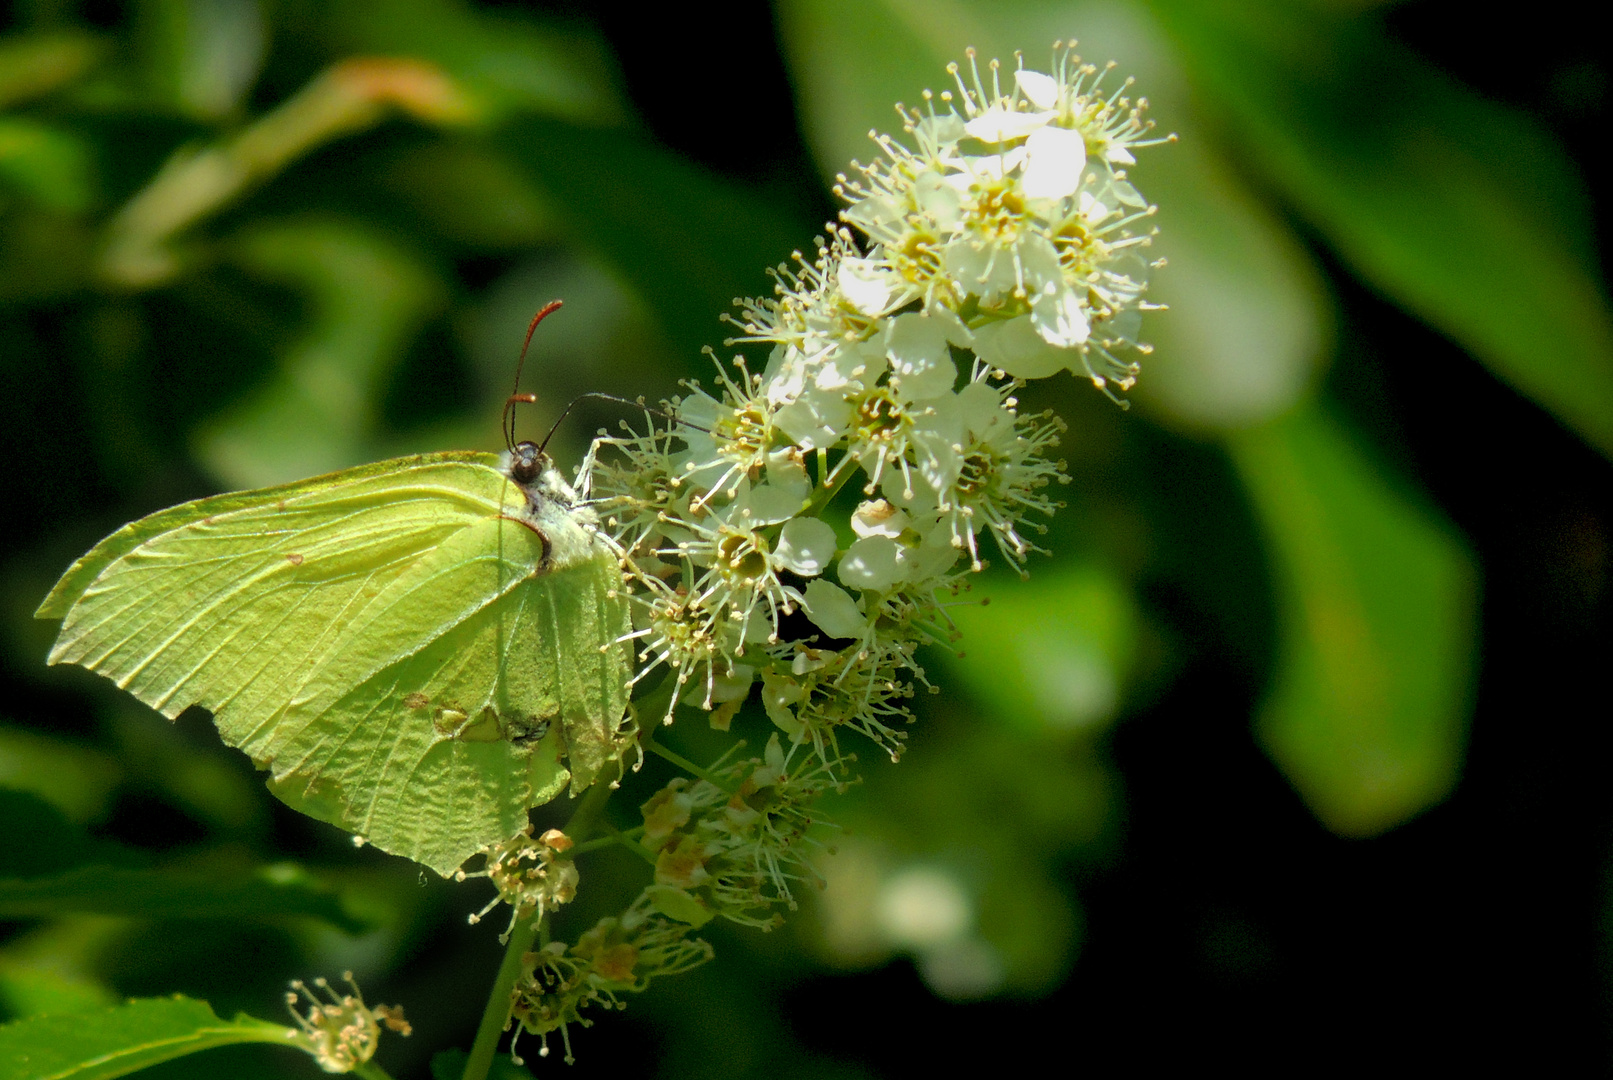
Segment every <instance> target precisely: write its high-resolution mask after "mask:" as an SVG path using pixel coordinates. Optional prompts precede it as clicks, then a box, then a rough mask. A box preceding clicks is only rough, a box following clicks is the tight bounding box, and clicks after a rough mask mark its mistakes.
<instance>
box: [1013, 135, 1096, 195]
mask: <svg viewBox="0 0 1613 1080" xmlns="http://www.w3.org/2000/svg"><path fill="white" fill-rule="evenodd" d="M1086 167H1087V141H1086V139H1085V138H1084V137H1083V136H1082V134H1081V133H1080V132H1079V131H1075V130H1073V129H1071V128H1061V127H1044V128H1042V129H1041V130H1039V131H1036V132H1033V133H1032V134H1031V137H1030V138H1029V139H1026V140H1025V174H1024V179H1022V180H1021V181H1020V184H1021V187H1022V190H1023V191H1024V192H1025V197H1026V198H1029V199H1063V198H1067V197H1068V196H1071V195H1074V194H1075V191H1076V189H1077V188H1079V187H1080V186H1081V170H1082V169H1085V168H1086Z"/></svg>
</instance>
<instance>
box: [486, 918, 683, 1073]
mask: <svg viewBox="0 0 1613 1080" xmlns="http://www.w3.org/2000/svg"><path fill="white" fill-rule="evenodd" d="M690 929H691V927H690V926H688V925H687V924H685V923H680V922H675V921H672V920H669V919H666V918H663V917H662V916H660V915H659V914H656V913H655V912H654V911H653V909H652V905H651V902H650V900H649V898H648V896H647V895H643V896H640V897H639V899H638V901H637V902H635V903H634V904H633V906H632V907H631V908H629V909H628V910H627V912H626V913H625V914H623V915H622V916H621V917H620V918H617V917H614V916H611V917H608V918H604V919H601V920H599V922H598V923H596V924H595V925H594V927H593V929H591V930H589V931H587V932H586V933H584V934H583V935H582V937H580V938H579V939H578V940H577V944H576V945H574V946H571V947H569V948H568V947H567V946H566V944H565V943H564V942H560V941H553V942H550V943H549V944H547V945H545V946H543V947H542V948H541V949H538V950H537V951H536V952H530V953H527V954H526V956H525V957H523V958H522V977H521V979H520V980H519V981H518V982H517V983H516V986H515V991H514V997H513V999H512V1001H511V1006H510V1020H511V1022H512V1023H514V1024H515V1026H516V1034H515V1040H513V1041H512V1042H511V1044H510V1053H511V1055H512V1056H513V1057H514V1058H515V1061H516V1064H521V1059H520V1056H519V1054H518V1053H517V1051H516V1046H515V1043H516V1042H517V1041H519V1039H520V1037H521V1033H522V1032H528V1033H530V1034H533V1035H536V1036H538V1038H539V1040H540V1041H541V1044H542V1045H541V1049H539V1051H538V1056H540V1057H548V1056H549V1033H550V1032H552V1031H556V1030H558V1031H559V1032H560V1038H561V1041H562V1042H563V1043H564V1045H565V1050H566V1062H567V1063H568V1064H569V1063H570V1062H571V1061H572V1053H571V1035H570V1032H569V1030H568V1025H570V1024H580V1025H582V1026H583V1027H588V1026H589V1025H590V1024H592V1023H593V1021H592V1020H590V1019H589V1018H587V1017H586V1016H583V1015H582V1010H583V1009H585V1008H587V1007H588V1006H590V1005H598V1006H600V1007H602V1008H606V1009H620V1008H623V1007H624V1005H623V1003H622V1001H621V1000H620V998H618V997H617V995H618V994H623V993H633V992H637V991H642V990H643V989H644V988H645V987H646V986H648V985H649V984H650V980H652V979H656V978H659V977H661V976H663V975H676V974H678V973H679V972H683V971H688V970H689V969H690V968H693V967H697V966H699V965H700V964H703V963H705V962H706V961H707V960H709V959H711V946H710V945H708V944H707V943H706V942H704V941H701V940H699V939H698V938H690V937H689V931H690Z"/></svg>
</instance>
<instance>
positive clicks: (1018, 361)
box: [975, 315, 1075, 379]
mask: <svg viewBox="0 0 1613 1080" xmlns="http://www.w3.org/2000/svg"><path fill="white" fill-rule="evenodd" d="M975 355H976V356H978V357H980V359H982V360H984V361H985V362H986V363H988V364H990V365H991V366H992V367H994V368H1001V369H1002V370H1003V371H1006V372H1008V374H1010V375H1012V376H1014V377H1015V378H1016V379H1045V378H1047V376H1049V375H1052V374H1054V373H1056V372H1058V371H1061V370H1063V369H1064V368H1065V367H1066V366H1067V365H1068V364H1069V363H1070V362H1071V361H1072V360H1074V359H1075V357H1073V356H1072V355H1071V354H1070V353H1069V352H1068V351H1067V350H1064V349H1057V348H1054V347H1053V346H1052V345H1049V344H1048V343H1047V342H1046V341H1045V340H1044V339H1043V338H1042V336H1041V335H1040V334H1038V333H1037V332H1036V328H1035V327H1033V326H1032V325H1031V320H1030V316H1029V315H1021V316H1019V317H1018V318H1013V319H1009V320H1007V321H1006V322H999V323H987V324H986V325H985V326H982V327H979V328H978V329H976V330H975Z"/></svg>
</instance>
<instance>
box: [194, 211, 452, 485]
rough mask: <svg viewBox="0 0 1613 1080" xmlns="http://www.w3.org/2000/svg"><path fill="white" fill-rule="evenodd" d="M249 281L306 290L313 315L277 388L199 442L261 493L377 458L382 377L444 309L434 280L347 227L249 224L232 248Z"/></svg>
mask: <svg viewBox="0 0 1613 1080" xmlns="http://www.w3.org/2000/svg"><path fill="white" fill-rule="evenodd" d="M234 251H235V254H236V257H237V259H238V260H239V262H240V263H241V264H242V265H243V266H244V267H245V268H246V269H247V270H248V271H249V272H251V273H253V274H255V275H257V276H259V277H262V278H266V279H268V280H270V281H274V282H277V283H280V284H285V285H289V286H291V287H292V288H295V289H297V290H298V291H299V292H302V293H303V294H304V295H305V296H306V298H307V300H308V302H309V305H310V308H311V313H310V315H311V317H310V319H309V320H308V326H307V329H306V331H305V334H304V336H303V338H302V340H301V341H299V342H298V343H297V344H296V345H294V346H293V347H292V348H291V349H290V350H289V351H288V352H287V354H286V355H285V356H284V357H282V358H281V361H280V371H279V374H278V375H277V376H276V377H275V379H274V381H273V382H272V383H271V384H270V385H268V386H266V387H264V388H263V390H261V391H260V392H258V394H256V395H255V396H254V397H253V398H252V399H251V400H250V401H249V402H247V403H246V404H244V405H242V406H241V407H239V408H237V409H236V410H234V411H233V412H232V413H231V414H229V415H227V416H225V417H223V418H221V419H219V420H218V421H216V422H215V423H214V424H213V425H211V426H210V427H209V428H208V429H207V430H206V431H204V432H202V433H201V434H200V435H199V437H198V438H197V446H198V453H199V456H200V457H201V459H202V461H203V462H204V463H205V464H206V465H207V466H208V468H209V469H211V470H212V471H213V473H214V474H215V475H216V476H218V477H219V478H220V479H221V480H223V481H224V482H225V483H226V484H228V485H230V486H233V487H243V488H244V487H263V486H266V485H269V484H276V483H281V482H283V481H287V480H294V479H297V478H300V477H305V476H313V475H316V474H318V473H324V472H329V471H331V470H333V469H340V468H344V467H346V466H349V465H357V464H360V463H362V462H364V461H368V460H370V459H371V458H372V457H373V456H374V444H373V443H372V441H371V440H372V439H373V437H374V431H373V420H374V414H375V409H376V404H377V400H378V398H379V395H380V391H381V388H382V386H383V384H384V380H385V378H386V375H387V373H388V372H389V371H390V369H391V367H392V366H393V365H394V364H395V363H396V362H397V361H398V359H399V358H400V357H401V356H402V354H403V351H404V350H405V349H406V348H407V347H408V345H409V343H410V342H411V341H412V340H413V338H414V335H415V334H416V333H417V332H418V331H419V329H420V327H421V325H422V324H423V323H424V322H425V320H426V318H427V317H428V316H429V315H430V314H431V313H432V312H433V311H434V310H435V309H436V307H437V306H438V305H439V304H440V303H441V302H442V297H443V287H442V284H441V282H440V281H439V280H438V279H437V276H436V275H435V274H434V273H433V272H432V271H431V270H430V269H428V268H427V267H426V266H425V265H423V264H422V263H421V262H420V260H419V259H418V258H417V257H415V256H414V255H413V254H412V253H410V252H409V251H406V250H404V249H403V248H401V247H399V246H398V245H397V244H396V243H394V242H393V241H391V240H389V239H387V238H385V237H383V236H381V235H379V234H377V233H375V232H372V231H371V230H369V229H367V228H365V227H363V226H361V225H358V224H355V223H353V222H351V221H345V220H337V219H317V220H316V219H302V220H292V221H278V222H275V221H271V222H264V223H261V224H257V225H255V226H253V227H252V228H251V229H250V230H249V231H247V232H246V233H245V235H243V236H242V237H241V238H240V239H239V240H238V241H237V242H236V244H235V245H234Z"/></svg>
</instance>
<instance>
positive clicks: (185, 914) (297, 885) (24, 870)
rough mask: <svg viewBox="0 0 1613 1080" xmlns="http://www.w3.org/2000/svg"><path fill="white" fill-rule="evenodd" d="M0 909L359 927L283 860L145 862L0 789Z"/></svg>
mask: <svg viewBox="0 0 1613 1080" xmlns="http://www.w3.org/2000/svg"><path fill="white" fill-rule="evenodd" d="M0 831H3V832H4V834H5V835H6V836H7V837H8V838H9V839H8V840H7V842H6V844H5V845H4V846H0V918H4V919H32V918H53V917H56V916H61V915H68V914H75V913H88V914H98V915H127V916H144V917H151V918H255V917H263V916H278V915H312V916H315V917H318V918H321V919H324V920H326V921H327V922H330V923H332V924H334V925H336V926H339V927H341V928H342V929H344V930H347V931H350V932H352V933H358V932H360V931H362V930H366V929H369V924H368V923H367V922H366V921H365V920H362V919H358V918H355V917H354V916H353V915H351V914H350V913H349V912H348V911H347V910H346V909H345V908H344V906H343V905H342V902H341V898H340V896H338V895H337V893H336V891H335V890H334V889H332V888H331V887H330V886H328V885H325V884H324V883H322V882H320V881H319V880H318V879H316V878H315V877H313V875H311V874H309V873H308V872H307V871H305V870H303V869H301V868H300V867H297V866H295V865H293V864H290V863H278V864H275V865H272V866H238V865H218V864H215V865H204V864H195V865H188V866H178V867H175V866H169V867H148V866H145V865H143V863H144V862H145V859H144V857H143V855H142V853H141V852H139V851H136V850H134V849H132V848H127V847H124V846H123V845H121V844H115V843H111V842H109V841H105V840H97V839H95V838H93V837H91V836H90V835H89V834H88V833H86V832H84V830H83V829H81V828H79V827H78V826H77V825H74V824H73V823H72V822H70V821H68V820H67V819H66V818H65V817H63V816H62V814H61V812H60V811H59V810H57V809H56V808H55V807H53V806H51V805H49V804H48V803H45V802H44V801H42V800H40V799H39V798H37V797H35V796H33V795H30V794H27V793H25V792H20V791H7V790H3V789H0Z"/></svg>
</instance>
